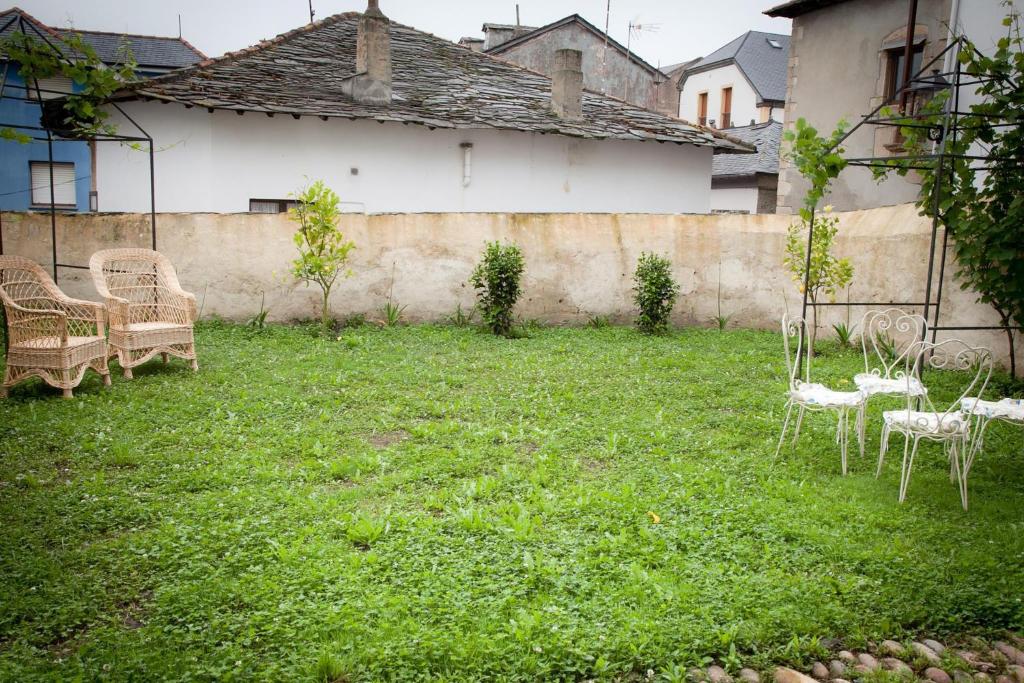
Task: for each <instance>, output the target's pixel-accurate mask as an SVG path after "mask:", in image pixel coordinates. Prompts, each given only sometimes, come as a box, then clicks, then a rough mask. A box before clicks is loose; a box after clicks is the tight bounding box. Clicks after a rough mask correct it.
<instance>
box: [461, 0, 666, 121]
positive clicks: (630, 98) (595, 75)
mask: <svg viewBox="0 0 1024 683" xmlns="http://www.w3.org/2000/svg"><path fill="white" fill-rule="evenodd" d="M465 40H466V39H465V38H464V39H463V41H465ZM470 47H472V46H470ZM561 48H572V49H574V50H579V51H580V52H582V53H583V87H584V88H587V89H588V90H593V91H595V92H600V93H604V94H605V95H611V96H612V97H617V98H619V99H620V100H625V101H627V102H631V103H632V104H636V105H639V106H641V107H645V108H647V109H655V110H657V109H658V104H659V91H660V89H661V86H662V84H664V83H665V82H666V81H667V80H668V76H666V75H665V74H664V73H662V72H661V71H660V70H658V68H657V67H654V66H651V65H650V64H648V63H647V62H645V61H644V60H642V59H640V57H638V56H637V55H636V53H634V52H631V51H629V50H627V49H626V48H625V47H624V46H623V45H621V44H619V43H617V42H616V41H614V40H612V39H611V38H610V37H609V36H608V34H606V33H605V32H604V31H602V30H600V29H599V28H597V27H596V26H594V25H593V24H591V23H590V22H589V21H587V20H586V19H584V18H583V17H581V16H580V15H578V14H573V15H570V16H568V17H565V18H564V19H559V20H558V21H556V22H553V23H550V24H548V25H547V26H541V27H540V28H531V27H528V26H513V25H503V24H484V43H483V51H484V52H486V53H487V54H489V55H493V56H495V57H500V58H501V59H504V60H507V61H509V62H512V63H514V64H518V65H519V66H523V67H526V68H527V69H531V70H533V71H536V72H538V73H542V74H545V75H551V72H552V69H553V68H554V55H555V50H558V49H561ZM663 111H664V113H668V114H671V115H673V116H674V115H675V114H676V112H675V111H674V109H669V110H667V111H665V110H664V109H663Z"/></svg>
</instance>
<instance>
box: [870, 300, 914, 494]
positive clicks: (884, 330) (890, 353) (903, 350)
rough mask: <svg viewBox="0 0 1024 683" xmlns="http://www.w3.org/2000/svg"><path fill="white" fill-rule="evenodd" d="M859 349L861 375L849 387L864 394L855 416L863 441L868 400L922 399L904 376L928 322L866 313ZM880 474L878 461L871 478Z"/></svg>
mask: <svg viewBox="0 0 1024 683" xmlns="http://www.w3.org/2000/svg"><path fill="white" fill-rule="evenodd" d="M860 330H861V335H860V342H861V348H862V349H863V351H864V372H861V373H858V374H857V375H854V377H853V383H854V384H856V385H857V388H858V389H860V390H861V392H862V393H863V394H864V405H863V406H862V407H861V410H860V411H859V412H858V413H857V431H858V434H859V435H860V439H861V442H864V441H865V438H866V433H865V432H866V429H867V419H866V417H867V410H868V402H869V401H870V400H871V397H872V396H902V397H906V396H913V397H917V396H923V395H924V394H925V393H926V392H927V389H926V388H925V387H924V385H922V384H921V382H920V380H919V379H918V378H917V377H915V376H913V375H912V374H911V375H908V374H907V373H906V372H904V366H905V365H906V357H907V354H909V353H911V350H912V349H913V348H914V346H915V344H916V343H917V342H919V341H922V340H924V338H925V334H926V333H927V331H928V321H927V320H925V319H924V316H921V315H917V314H915V313H907V312H906V311H904V310H902V309H899V308H888V309H885V310H881V311H868V312H867V313H865V314H864V318H863V319H862V320H861V326H860ZM881 472H882V463H881V461H879V463H878V470H877V471H876V473H875V476H878V475H879V474H881Z"/></svg>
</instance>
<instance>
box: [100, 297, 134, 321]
mask: <svg viewBox="0 0 1024 683" xmlns="http://www.w3.org/2000/svg"><path fill="white" fill-rule="evenodd" d="M103 304H104V307H105V308H106V309H107V318H108V320H109V321H110V326H111V327H121V326H124V325H127V324H128V323H129V322H130V320H131V318H129V308H130V307H131V302H129V301H128V299H122V298H121V297H119V296H114V295H113V294H109V293H108V294H106V295H104V297H103Z"/></svg>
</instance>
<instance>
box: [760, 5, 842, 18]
mask: <svg viewBox="0 0 1024 683" xmlns="http://www.w3.org/2000/svg"><path fill="white" fill-rule="evenodd" d="M846 1H847V0H789V2H784V3H782V4H781V5H776V6H775V7H772V8H771V9H770V10H766V11H765V14H767V15H768V16H769V17H787V18H789V19H792V18H794V17H799V16H800V15H801V14H807V13H808V12H813V11H814V10H816V9H822V8H823V7H831V6H832V5H838V4H839V3H841V2H846Z"/></svg>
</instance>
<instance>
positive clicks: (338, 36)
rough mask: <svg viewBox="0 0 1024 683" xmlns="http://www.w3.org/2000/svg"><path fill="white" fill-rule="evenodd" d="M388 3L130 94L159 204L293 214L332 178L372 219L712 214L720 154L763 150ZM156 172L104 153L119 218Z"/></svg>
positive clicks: (569, 65)
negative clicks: (428, 27)
mask: <svg viewBox="0 0 1024 683" xmlns="http://www.w3.org/2000/svg"><path fill="white" fill-rule="evenodd" d="M376 4H377V3H376V1H375V0H370V7H369V8H368V9H367V11H366V13H364V14H358V13H346V14H339V15H335V16H332V17H329V18H327V19H324V20H322V21H319V22H317V23H314V24H310V25H308V26H304V27H301V28H299V29H296V30H294V31H291V32H289V33H285V34H283V35H280V36H278V37H277V38H275V39H273V40H269V41H264V42H262V43H260V44H258V45H256V46H254V47H251V48H248V49H245V50H242V51H239V52H235V53H230V54H227V55H224V56H223V57H220V58H217V59H211V60H207V61H204V62H201V63H200V64H197V65H195V66H194V67H191V68H188V69H184V70H182V71H179V72H176V73H173V74H169V75H167V76H163V77H160V78H155V79H152V80H149V81H146V82H143V83H140V84H137V85H134V86H132V87H131V88H130V89H128V90H127V91H125V92H123V93H121V94H120V95H119V98H118V99H119V100H122V102H121V106H122V107H124V108H125V110H126V111H127V112H128V113H129V115H130V116H131V117H132V118H134V119H135V120H136V121H138V122H139V123H140V125H141V126H142V127H143V128H145V129H146V130H147V131H148V132H149V133H150V134H151V135H152V136H153V138H154V140H155V141H156V145H157V146H158V147H159V148H162V149H163V151H160V152H159V153H157V155H156V204H157V208H158V210H160V211H170V212H193V211H194V212H236V211H258V212H276V211H283V210H285V209H286V207H287V198H288V196H289V193H291V192H293V191H294V190H295V189H296V188H298V187H299V186H300V185H302V184H303V183H305V182H307V181H308V180H312V179H323V180H324V181H325V182H326V184H327V185H328V186H330V187H331V188H333V189H334V190H335V191H336V192H337V193H338V194H339V195H340V196H341V198H342V199H343V200H345V201H348V202H354V203H355V204H356V205H357V206H360V207H363V208H364V209H365V210H366V211H368V212H428V211H438V212H459V211H464V212H490V211H498V212H506V211H507V212H643V213H684V212H686V213H689V212H694V213H706V212H707V211H708V210H709V195H710V190H711V164H712V156H713V155H714V154H716V153H733V152H736V153H750V152H751V151H752V149H751V148H750V147H749V146H746V145H744V144H743V143H738V142H735V141H733V140H730V139H729V138H727V137H726V136H723V135H719V134H716V133H713V132H711V131H707V130H702V129H699V128H697V127H695V126H692V125H690V124H687V123H684V122H682V121H679V120H677V119H674V118H671V117H667V116H664V115H661V114H658V113H655V112H652V111H648V110H645V109H642V108H640V107H637V106H634V105H630V104H628V103H625V102H622V101H620V100H617V99H614V98H611V97H608V96H605V95H602V94H599V93H594V92H589V91H583V90H582V89H581V86H582V82H583V74H582V73H581V70H580V55H579V53H578V52H574V51H571V50H563V51H560V52H558V53H557V55H556V64H555V67H556V68H554V69H552V77H551V78H550V79H549V78H547V77H545V76H542V75H540V74H537V73H534V72H532V71H529V70H527V69H523V68H521V67H519V66H516V65H514V64H512V63H510V62H507V61H504V60H501V59H496V58H495V57H492V56H490V55H489V54H486V53H479V52H474V51H472V50H468V49H466V48H464V47H460V46H458V45H456V44H454V43H451V42H448V41H446V40H443V39H440V38H437V37H435V36H432V35H430V34H427V33H423V32H421V31H417V30H415V29H413V28H410V27H407V26H402V25H400V24H392V23H390V21H389V20H388V19H387V18H386V17H385V16H384V15H383V14H381V13H380V10H379V9H377V7H376ZM357 46H358V49H357ZM147 163H148V159H147V158H146V155H144V154H139V153H137V152H134V151H133V150H130V149H125V148H121V147H118V146H115V145H105V146H101V147H100V149H99V155H98V181H99V191H100V196H101V197H103V198H104V199H103V204H104V207H105V208H107V209H112V210H118V211H142V210H146V209H147V208H148V197H149V194H148V193H149V189H148V175H147V172H146V164H147Z"/></svg>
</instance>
